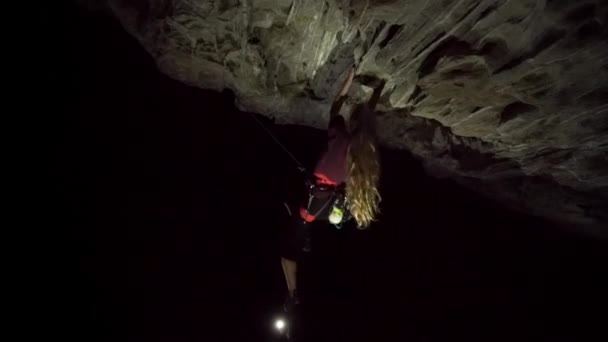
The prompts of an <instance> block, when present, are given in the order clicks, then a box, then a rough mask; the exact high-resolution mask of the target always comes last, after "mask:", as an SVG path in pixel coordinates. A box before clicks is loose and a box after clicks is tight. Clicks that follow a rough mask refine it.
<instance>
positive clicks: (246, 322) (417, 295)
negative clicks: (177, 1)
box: [38, 8, 608, 342]
mask: <svg viewBox="0 0 608 342" xmlns="http://www.w3.org/2000/svg"><path fill="white" fill-rule="evenodd" d="M61 18H66V20H61ZM57 20H58V22H60V23H61V25H63V26H57V27H54V28H53V30H55V29H56V30H57V32H54V31H51V32H53V33H52V34H54V35H55V36H56V37H60V38H59V39H58V41H57V42H56V43H55V44H54V46H55V50H54V51H55V53H56V54H58V55H57V56H55V57H54V59H53V60H55V59H56V60H57V63H58V64H56V65H54V66H53V68H52V70H48V73H49V74H50V76H51V78H52V79H51V83H50V84H51V85H52V86H51V87H50V88H51V89H49V91H50V92H52V93H53V94H56V95H53V96H52V99H51V100H50V101H51V106H52V108H53V109H54V110H56V111H55V112H54V113H55V114H51V113H49V114H48V115H49V118H47V120H48V121H49V126H48V130H47V133H48V138H49V139H47V140H46V142H45V146H44V148H45V149H49V150H52V152H53V154H52V163H51V164H50V166H51V167H52V174H51V175H52V178H51V180H50V186H51V187H52V188H53V190H54V191H53V196H52V200H51V201H52V202H50V204H51V207H52V209H53V210H52V212H53V218H54V221H55V222H54V224H53V227H55V226H58V227H62V228H63V229H61V232H64V231H65V232H66V233H67V234H65V235H64V234H60V233H59V230H54V231H48V232H46V233H45V234H44V235H43V236H44V237H47V238H48V244H47V248H48V253H45V255H46V256H45V257H44V258H43V261H45V262H46V263H48V264H49V271H48V272H47V273H45V275H44V279H45V284H47V285H46V286H45V289H47V290H44V291H42V292H43V295H44V296H46V297H47V300H48V305H47V304H46V303H45V305H44V307H43V308H42V310H40V312H39V313H38V314H39V315H40V316H41V317H43V320H44V321H45V325H44V327H46V326H47V325H48V329H46V328H45V330H44V331H47V332H48V335H54V334H58V335H59V336H60V338H59V340H61V341H68V340H69V341H71V340H74V341H148V342H151V341H171V342H178V341H247V342H253V341H274V340H277V337H276V336H274V335H273V331H272V326H271V319H272V318H273V317H274V315H275V313H277V312H280V310H281V304H282V298H283V296H284V294H285V291H286V290H285V286H284V282H283V278H282V274H281V268H280V264H279V260H278V248H277V246H276V242H277V237H278V232H279V230H280V229H282V227H284V226H285V224H286V222H287V220H288V217H287V214H286V211H285V209H284V207H283V201H288V202H290V203H292V204H295V202H296V201H297V200H298V198H299V196H300V194H301V191H302V186H303V185H302V180H303V179H302V177H301V175H300V174H298V172H297V170H296V167H295V166H294V164H293V163H292V162H291V161H290V160H289V158H288V157H287V156H286V155H285V154H284V153H283V152H282V151H281V150H280V148H279V147H278V146H277V145H276V144H274V142H273V141H272V140H271V139H270V138H269V137H268V136H267V135H266V134H265V133H264V132H263V131H262V130H261V129H259V127H257V126H256V124H255V122H254V121H253V119H252V118H251V117H250V115H249V114H246V113H241V112H238V111H237V110H236V109H235V108H234V106H233V105H232V103H231V102H230V101H231V99H230V97H229V96H228V95H227V94H223V95H222V94H217V93H213V92H208V91H204V90H200V89H196V88H192V87H188V86H185V85H183V84H181V83H179V82H177V81H175V80H172V79H170V78H169V77H166V76H164V75H161V74H160V73H159V72H158V71H157V70H156V68H155V65H154V62H153V60H152V58H151V57H150V56H149V55H147V54H146V53H145V51H144V50H143V49H142V48H141V47H140V46H139V45H138V44H137V42H136V41H135V40H134V39H132V38H131V37H129V36H128V35H127V34H126V33H125V32H124V31H123V30H122V28H121V27H120V25H118V24H117V23H116V22H115V21H113V20H111V19H109V18H107V17H105V16H103V15H100V14H98V13H97V14H93V13H87V12H82V11H79V10H77V9H75V8H65V9H62V15H61V16H60V17H59V18H58V19H57ZM262 120H263V121H264V122H265V123H266V124H267V125H268V127H270V129H272V130H273V132H275V133H276V134H277V136H278V137H279V138H280V139H281V140H282V141H283V142H284V143H285V144H286V145H287V146H288V147H289V148H290V149H291V150H292V152H293V153H294V154H295V155H297V156H298V157H299V158H300V160H301V161H302V162H303V163H304V164H305V165H308V166H311V165H313V164H314V162H315V159H316V157H317V155H318V153H319V152H320V151H321V149H322V147H323V144H324V137H325V132H323V131H318V130H313V129H310V128H305V127H294V126H274V125H272V124H271V123H270V122H269V120H267V119H262ZM382 161H383V178H382V195H383V202H382V216H381V219H380V222H378V224H376V225H375V226H374V227H373V229H370V230H368V231H357V230H356V229H353V228H352V227H345V228H344V229H343V230H336V229H334V228H331V227H322V226H319V227H317V230H316V231H315V236H314V238H315V240H314V245H313V248H314V253H313V255H312V256H311V258H310V260H307V263H306V264H305V265H304V267H303V270H302V277H303V280H302V281H303V285H302V296H303V299H304V304H303V310H304V314H305V315H304V317H303V324H304V326H306V329H305V335H306V336H305V337H306V338H305V339H304V341H446V340H468V341H518V340H529V339H534V340H536V341H542V340H551V341H562V340H572V341H581V340H601V338H599V335H596V336H597V337H595V338H587V337H586V336H588V335H590V334H592V333H594V332H598V334H601V333H604V334H605V331H601V329H602V328H604V326H605V322H606V320H605V319H606V315H605V306H604V305H603V302H602V299H603V298H604V293H603V292H604V291H605V289H606V285H607V284H606V280H605V276H606V272H605V270H606V264H605V261H606V260H608V259H607V258H606V256H607V255H606V249H605V247H606V246H605V244H604V243H603V242H601V241H595V240H590V239H587V238H585V237H580V236H575V235H573V234H568V233H565V232H562V231H560V230H559V229H556V228H555V227H552V225H551V224H550V223H547V222H545V221H542V220H539V219H536V218H532V217H529V216H526V215H522V214H518V213H514V212H511V211H508V210H505V209H503V208H501V207H499V206H497V205H496V204H494V203H493V202H492V201H491V200H488V199H485V198H481V197H479V196H477V195H475V194H474V193H473V192H471V191H468V190H466V189H464V188H461V187H459V186H457V185H456V184H455V183H453V182H451V181H448V180H437V179H434V178H431V177H429V176H427V175H425V174H424V172H423V169H422V167H421V165H420V163H419V162H418V161H417V160H415V159H414V158H412V157H411V156H410V155H409V154H408V153H407V152H404V151H391V150H383V151H382ZM45 252H46V250H45ZM55 321H57V322H56V323H55ZM41 329H42V328H41ZM598 338H599V339H598Z"/></svg>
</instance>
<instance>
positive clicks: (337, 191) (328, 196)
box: [305, 180, 350, 229]
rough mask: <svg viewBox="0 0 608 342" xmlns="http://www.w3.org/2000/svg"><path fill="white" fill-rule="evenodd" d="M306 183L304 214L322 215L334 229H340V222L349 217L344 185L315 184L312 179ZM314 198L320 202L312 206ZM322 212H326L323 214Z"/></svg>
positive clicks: (314, 216)
mask: <svg viewBox="0 0 608 342" xmlns="http://www.w3.org/2000/svg"><path fill="white" fill-rule="evenodd" d="M307 185H308V203H307V206H306V208H305V209H306V211H305V212H306V216H311V217H313V218H316V217H317V216H318V215H323V217H327V219H328V220H329V222H330V223H331V224H332V225H334V227H336V229H341V228H342V224H343V223H344V222H346V221H348V220H349V219H350V216H349V215H348V209H347V200H346V195H345V194H344V186H338V187H336V186H333V185H325V184H317V183H315V182H314V181H312V180H309V181H308V182H307ZM314 199H317V200H318V201H319V202H320V203H319V202H317V203H315V204H316V205H315V206H314V208H313V203H314V202H313V200H314ZM326 210H327V211H326ZM311 211H312V212H311ZM324 212H326V213H325V214H323V213H324ZM325 215H327V216H325Z"/></svg>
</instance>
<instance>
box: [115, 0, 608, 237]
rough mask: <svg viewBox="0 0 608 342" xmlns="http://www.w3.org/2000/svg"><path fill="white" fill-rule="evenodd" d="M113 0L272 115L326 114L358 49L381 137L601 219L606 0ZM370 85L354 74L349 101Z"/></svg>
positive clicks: (143, 31)
mask: <svg viewBox="0 0 608 342" xmlns="http://www.w3.org/2000/svg"><path fill="white" fill-rule="evenodd" d="M107 5H108V6H107V9H108V10H109V11H110V12H111V13H112V14H113V15H114V16H115V17H116V18H118V19H119V20H120V21H121V23H122V24H123V26H124V27H125V28H126V30H127V31H128V32H129V33H130V34H132V35H133V36H135V37H136V38H137V39H138V40H139V41H140V43H141V44H142V45H143V46H144V47H145V49H146V50H147V51H148V52H149V53H150V54H151V55H152V56H153V57H154V58H155V60H156V62H157V65H158V67H159V69H160V70H161V71H162V72H163V73H165V74H167V75H169V76H171V77H173V78H175V79H177V80H180V81H182V82H184V83H187V84H190V85H194V86H198V87H201V88H207V89H216V90H222V89H224V88H230V89H232V90H233V91H234V92H235V94H236V98H237V105H238V106H239V107H240V108H241V109H243V110H247V111H251V112H257V113H260V114H263V115H267V116H270V117H274V118H275V119H276V121H277V122H278V123H292V124H303V125H309V126H313V127H319V128H322V127H323V126H325V125H326V122H327V115H328V114H327V113H328V110H329V106H330V103H331V100H332V98H333V96H334V94H335V92H336V91H337V88H338V87H339V86H340V84H341V82H342V79H343V77H345V72H346V70H347V68H348V67H349V66H350V65H351V64H352V63H353V61H357V62H358V63H359V65H360V67H359V73H361V74H375V75H378V76H380V77H382V78H385V79H387V81H388V83H387V87H386V88H385V92H384V94H383V96H382V98H381V101H380V105H379V113H378V123H379V135H380V138H381V141H382V142H383V143H384V144H385V145H386V146H390V147H394V148H399V149H405V150H409V151H411V152H412V153H413V154H414V155H415V156H417V157H418V158H420V160H422V161H423V163H424V165H425V167H426V169H427V170H428V172H430V173H432V174H434V175H437V176H442V177H450V178H453V179H455V180H456V181H458V182H460V183H463V184H465V185H467V186H470V187H472V188H474V189H476V190H478V191H480V192H482V193H484V194H486V195H488V196H491V197H493V198H496V199H498V200H501V201H503V202H504V203H506V204H509V205H512V206H514V207H516V208H519V209H522V210H526V211H528V212H531V213H534V214H537V215H541V216H545V217H549V218H553V219H556V220H560V221H563V222H569V223H573V224H577V225H581V226H586V227H588V228H589V229H594V230H595V231H597V229H602V228H605V227H606V226H608V205H607V202H608V39H607V38H608V3H607V2H605V1H565V0H554V1H551V0H547V1H532V0H518V1H499V0H489V1H479V0H461V1H440V0H369V1H362V0H353V1H334V0H328V1H316V0H256V1H251V0H241V1H238V0H137V1H128V0H123V1H119V0H108V1H107ZM367 92H369V89H367V88H365V87H363V86H361V85H359V84H355V86H354V87H353V89H352V90H351V93H350V96H351V98H352V101H351V103H352V102H354V101H357V99H361V98H363V97H364V96H365V94H366V93H367ZM348 107H349V106H346V107H345V108H344V112H345V113H346V112H348ZM404 177H407V175H404ZM604 231H605V230H604Z"/></svg>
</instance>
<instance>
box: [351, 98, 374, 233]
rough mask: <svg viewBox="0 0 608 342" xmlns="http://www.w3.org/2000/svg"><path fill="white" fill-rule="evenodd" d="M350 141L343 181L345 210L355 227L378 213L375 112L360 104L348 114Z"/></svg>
mask: <svg viewBox="0 0 608 342" xmlns="http://www.w3.org/2000/svg"><path fill="white" fill-rule="evenodd" d="M350 125H351V127H350V128H351V129H350V131H351V143H350V146H349V148H348V155H347V165H348V172H349V176H348V179H347V181H346V198H347V201H348V202H347V204H348V210H349V211H350V213H351V215H352V216H353V217H354V219H355V221H357V228H359V229H366V228H367V227H369V225H370V224H371V223H372V221H375V219H376V216H377V215H378V213H379V208H378V205H379V203H380V199H381V198H380V192H379V191H378V182H379V180H380V159H379V156H378V151H377V148H376V134H375V133H376V127H375V120H374V112H373V111H372V110H371V109H370V108H369V107H368V106H367V105H359V106H357V108H355V110H354V111H353V114H352V116H351V118H350Z"/></svg>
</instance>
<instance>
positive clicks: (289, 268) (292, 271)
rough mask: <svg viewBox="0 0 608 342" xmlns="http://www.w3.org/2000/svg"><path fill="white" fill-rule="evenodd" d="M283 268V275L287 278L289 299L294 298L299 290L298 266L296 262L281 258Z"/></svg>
mask: <svg viewBox="0 0 608 342" xmlns="http://www.w3.org/2000/svg"><path fill="white" fill-rule="evenodd" d="M281 266H282V267H283V275H284V276H285V282H286V283H287V291H288V292H289V297H290V298H293V297H294V294H295V293H296V288H297V278H296V275H297V272H298V264H297V263H296V262H295V261H294V260H289V259H286V258H281Z"/></svg>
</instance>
